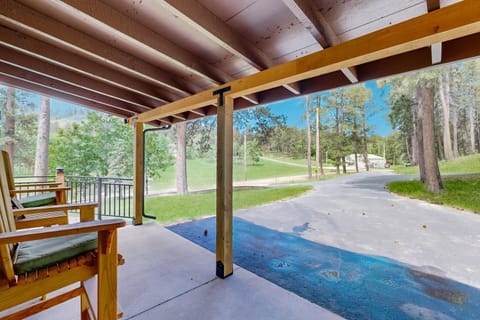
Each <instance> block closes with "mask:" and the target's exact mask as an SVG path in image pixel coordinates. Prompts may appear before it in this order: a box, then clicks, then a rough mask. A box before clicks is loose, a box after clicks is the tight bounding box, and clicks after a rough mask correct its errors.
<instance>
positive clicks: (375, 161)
mask: <svg viewBox="0 0 480 320" xmlns="http://www.w3.org/2000/svg"><path fill="white" fill-rule="evenodd" d="M357 158H358V168H359V169H365V162H364V159H363V154H361V153H359V154H358V155H357ZM345 161H346V162H347V164H348V165H351V166H355V155H354V154H351V155H349V156H347V157H345ZM386 163H387V161H386V160H385V158H384V157H380V156H377V155H375V154H368V166H369V167H370V168H385V164H386Z"/></svg>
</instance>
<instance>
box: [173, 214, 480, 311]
mask: <svg viewBox="0 0 480 320" xmlns="http://www.w3.org/2000/svg"><path fill="white" fill-rule="evenodd" d="M233 225H234V228H233V230H234V232H233V257H234V263H235V264H237V265H239V266H241V267H242V268H245V269H247V270H249V271H251V272H254V273H255V274H257V275H259V276H261V277H263V278H265V279H267V280H269V281H271V282H273V283H276V284H277V285H279V286H281V287H283V288H285V289H287V290H289V291H292V292H294V293H296V294H298V295H299V296H301V297H304V298H305V299H307V300H309V301H311V302H313V303H316V304H318V305H319V306H321V307H323V308H326V309H328V310H330V311H332V312H334V313H336V314H339V315H341V316H343V317H344V318H346V319H350V320H364V319H365V320H372V319H375V320H382V319H385V320H403V319H405V320H406V319H409V320H412V319H413V320H434V319H435V320H452V319H457V320H479V319H480V290H479V289H477V288H474V287H470V286H467V285H465V284H462V283H459V282H456V281H453V280H450V279H446V278H443V277H439V276H437V275H433V274H429V273H426V272H423V271H421V270H419V269H416V268H414V267H412V266H409V265H407V264H404V263H401V262H398V261H395V260H392V259H389V258H384V257H378V256H368V255H362V254H358V253H353V252H349V251H345V250H341V249H338V248H334V247H330V246H326V245H322V244H319V243H316V242H312V241H308V240H306V239H303V238H301V237H299V236H297V235H296V234H295V233H298V232H300V231H301V229H305V228H308V224H307V225H303V226H300V227H299V228H298V230H295V231H294V234H289V233H282V232H278V231H275V230H271V229H268V228H265V227H261V226H258V225H255V224H252V223H250V222H248V221H245V220H243V219H240V218H234V224H233ZM168 228H169V229H170V230H172V231H174V232H176V233H177V234H179V235H181V236H183V237H185V238H187V239H189V240H191V241H193V242H195V243H197V244H199V245H200V246H202V247H204V248H207V249H209V250H210V251H213V252H214V251H215V218H207V219H202V220H196V221H191V222H186V223H182V224H178V225H173V226H170V227H168ZM205 230H208V233H207V234H206V235H205Z"/></svg>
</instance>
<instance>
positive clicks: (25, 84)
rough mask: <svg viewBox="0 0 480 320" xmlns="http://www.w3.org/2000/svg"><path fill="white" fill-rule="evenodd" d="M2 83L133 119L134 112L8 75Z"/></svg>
mask: <svg viewBox="0 0 480 320" xmlns="http://www.w3.org/2000/svg"><path fill="white" fill-rule="evenodd" d="M0 82H1V83H4V84H6V85H9V86H12V87H15V88H21V89H24V90H27V91H33V92H40V93H42V94H44V95H47V96H50V97H55V98H58V99H60V100H65V101H69V102H72V103H75V104H78V105H81V106H84V107H87V108H91V109H94V110H97V111H101V112H105V113H109V114H112V115H116V116H122V117H125V118H128V117H131V116H132V114H133V112H131V111H126V110H123V109H118V108H114V107H111V106H108V105H105V104H102V103H98V102H95V101H92V100H88V99H85V98H83V97H78V96H74V95H71V94H68V93H65V92H61V91H57V90H54V89H52V88H50V87H48V86H43V85H39V84H37V83H33V82H29V81H26V80H23V79H18V78H15V77H11V76H9V75H7V74H3V73H0Z"/></svg>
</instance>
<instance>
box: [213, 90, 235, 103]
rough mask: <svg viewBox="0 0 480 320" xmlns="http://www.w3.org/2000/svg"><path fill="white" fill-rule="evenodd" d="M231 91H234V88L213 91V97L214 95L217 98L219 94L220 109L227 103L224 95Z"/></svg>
mask: <svg viewBox="0 0 480 320" xmlns="http://www.w3.org/2000/svg"><path fill="white" fill-rule="evenodd" d="M230 90H232V87H231V86H228V87H224V88H220V89H218V90H215V91H213V95H214V96H216V95H217V94H218V106H219V107H222V106H223V105H224V103H225V101H224V96H223V94H224V93H225V92H228V91H230Z"/></svg>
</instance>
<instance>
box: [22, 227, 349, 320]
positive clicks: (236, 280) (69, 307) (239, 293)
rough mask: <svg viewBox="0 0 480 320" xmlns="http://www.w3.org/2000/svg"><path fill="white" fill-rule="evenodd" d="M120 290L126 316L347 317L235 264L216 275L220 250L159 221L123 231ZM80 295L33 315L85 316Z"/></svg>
mask: <svg viewBox="0 0 480 320" xmlns="http://www.w3.org/2000/svg"><path fill="white" fill-rule="evenodd" d="M119 252H120V253H121V254H122V255H123V256H124V257H125V260H126V263H125V265H123V266H121V267H120V268H119V276H118V285H119V288H118V295H119V303H120V305H121V307H122V310H123V312H124V318H123V319H196V320H197V319H198V320H202V319H205V320H206V319H209V320H214V319H232V320H234V319H325V320H330V319H331V320H334V319H342V318H341V317H339V316H337V315H335V314H333V313H331V312H329V311H327V310H325V309H323V308H321V307H319V306H317V305H316V304H313V303H311V302H309V301H307V300H305V299H303V298H301V297H299V296H297V295H295V294H293V293H291V292H289V291H287V290H285V289H282V288H281V287H279V286H277V285H275V284H273V283H271V282H269V281H267V280H265V279H263V278H261V277H259V276H257V275H255V274H253V273H251V272H249V271H247V270H244V269H242V268H240V267H235V271H234V274H233V276H231V277H229V278H227V279H224V280H222V279H219V278H217V277H216V276H215V255H214V254H213V253H211V252H210V251H208V250H206V249H203V248H201V247H199V246H197V245H195V244H193V243H192V242H190V241H188V240H186V239H184V238H182V237H180V236H178V235H177V234H175V233H173V232H171V231H169V230H167V229H166V228H164V227H162V226H161V225H158V224H156V223H146V224H144V225H142V226H127V227H125V228H123V229H121V230H120V231H119ZM78 310H79V299H74V300H71V301H69V302H67V303H64V304H62V305H60V306H57V307H54V308H51V309H49V310H46V311H43V312H42V313H40V314H37V315H35V316H33V317H30V318H29V319H42V320H43V319H45V320H47V319H48V320H57V319H58V320H65V319H79V312H78Z"/></svg>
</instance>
